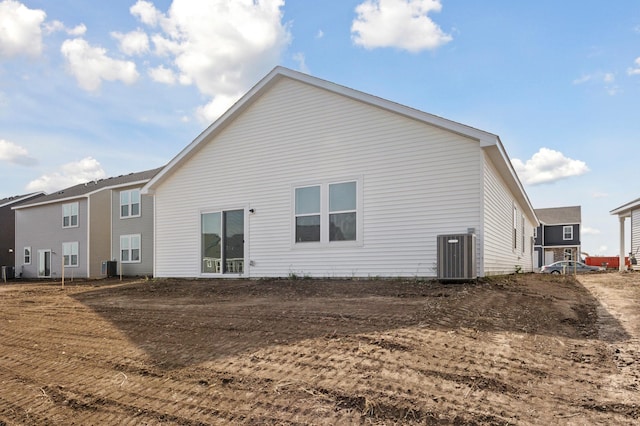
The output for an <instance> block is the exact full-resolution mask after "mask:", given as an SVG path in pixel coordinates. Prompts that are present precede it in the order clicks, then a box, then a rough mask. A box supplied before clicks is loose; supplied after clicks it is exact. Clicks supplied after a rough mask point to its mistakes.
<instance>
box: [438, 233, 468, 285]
mask: <svg viewBox="0 0 640 426" xmlns="http://www.w3.org/2000/svg"><path fill="white" fill-rule="evenodd" d="M476 278H478V273H477V268H476V236H475V234H453V235H438V280H441V281H446V280H451V281H467V280H475V279H476Z"/></svg>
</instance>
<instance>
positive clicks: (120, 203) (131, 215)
mask: <svg viewBox="0 0 640 426" xmlns="http://www.w3.org/2000/svg"><path fill="white" fill-rule="evenodd" d="M134 192H137V193H138V202H137V203H132V202H131V194H132V193H134ZM125 193H126V194H128V203H127V204H123V203H122V194H125ZM118 198H119V203H118V205H119V211H120V219H130V218H133V217H140V216H142V195H141V194H140V189H139V188H135V189H126V190H123V191H120V193H119V194H118ZM134 204H138V214H131V211H132V207H133V205H134ZM125 205H126V206H128V211H129V214H128V215H126V216H123V215H122V207H123V206H125Z"/></svg>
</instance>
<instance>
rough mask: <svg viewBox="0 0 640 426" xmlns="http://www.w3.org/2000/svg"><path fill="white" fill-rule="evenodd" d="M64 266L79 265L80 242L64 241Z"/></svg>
mask: <svg viewBox="0 0 640 426" xmlns="http://www.w3.org/2000/svg"><path fill="white" fill-rule="evenodd" d="M62 255H63V256H64V266H78V242H73V243H62Z"/></svg>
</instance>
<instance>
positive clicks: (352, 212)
mask: <svg viewBox="0 0 640 426" xmlns="http://www.w3.org/2000/svg"><path fill="white" fill-rule="evenodd" d="M294 198H295V242H296V244H298V243H308V242H316V243H323V242H333V241H356V240H357V239H358V226H357V225H358V183H357V182H356V181H348V182H335V183H328V184H319V185H309V186H301V187H297V188H295V191H294Z"/></svg>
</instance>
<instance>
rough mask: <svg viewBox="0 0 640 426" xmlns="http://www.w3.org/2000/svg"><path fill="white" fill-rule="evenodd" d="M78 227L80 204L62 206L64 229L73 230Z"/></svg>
mask: <svg viewBox="0 0 640 426" xmlns="http://www.w3.org/2000/svg"><path fill="white" fill-rule="evenodd" d="M76 226H78V203H69V204H63V205H62V227H63V228H73V227H76Z"/></svg>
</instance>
